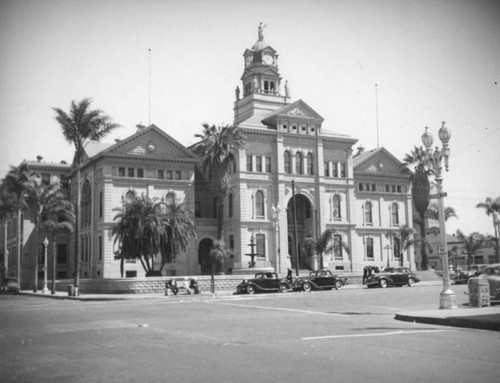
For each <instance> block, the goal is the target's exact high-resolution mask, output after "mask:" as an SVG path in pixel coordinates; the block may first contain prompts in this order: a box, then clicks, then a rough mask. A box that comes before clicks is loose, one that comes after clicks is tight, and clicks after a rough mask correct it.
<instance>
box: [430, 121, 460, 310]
mask: <svg viewBox="0 0 500 383" xmlns="http://www.w3.org/2000/svg"><path fill="white" fill-rule="evenodd" d="M450 138H451V131H450V129H448V128H447V127H446V126H445V122H444V121H443V124H442V126H441V129H439V139H440V140H441V142H442V144H443V147H442V149H441V150H439V148H436V150H435V152H434V153H432V154H431V147H432V143H433V141H434V139H433V137H432V133H430V132H429V128H428V127H425V132H424V134H422V143H423V144H424V145H425V148H426V149H427V153H428V155H429V156H433V161H432V164H431V166H432V167H433V170H434V173H435V175H436V177H435V179H436V186H437V198H438V214H439V236H440V241H441V245H440V246H439V247H438V253H439V255H441V259H442V264H443V291H442V292H441V294H440V302H439V308H440V309H456V308H457V303H456V298H455V293H454V292H453V291H452V290H451V283H450V269H449V266H448V246H447V244H446V224H445V219H444V217H445V215H444V197H445V196H446V193H443V172H442V170H443V168H442V165H441V162H442V160H443V159H444V163H445V168H446V171H448V168H449V163H448V159H449V157H450V148H449V146H448V142H449V141H450Z"/></svg>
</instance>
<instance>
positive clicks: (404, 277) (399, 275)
mask: <svg viewBox="0 0 500 383" xmlns="http://www.w3.org/2000/svg"><path fill="white" fill-rule="evenodd" d="M417 282H420V279H419V278H418V277H417V276H416V275H415V274H414V273H413V272H412V271H411V270H410V269H409V268H408V267H387V268H385V269H384V271H383V272H381V273H375V274H372V275H370V277H369V278H368V281H367V282H366V285H367V286H368V287H376V286H380V287H382V288H386V287H387V286H404V285H408V286H410V287H413V286H415V283H417Z"/></svg>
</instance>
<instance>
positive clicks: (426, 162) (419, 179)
mask: <svg viewBox="0 0 500 383" xmlns="http://www.w3.org/2000/svg"><path fill="white" fill-rule="evenodd" d="M434 162H435V157H434V155H433V154H432V153H428V152H427V151H426V150H425V149H424V148H423V147H417V146H415V147H414V149H413V150H412V151H411V152H410V153H409V154H406V156H405V157H404V159H403V166H404V167H405V168H406V169H408V167H409V166H411V165H414V169H413V170H414V171H413V172H411V176H410V181H411V184H412V197H413V203H414V205H415V210H416V211H417V213H418V215H419V218H420V221H419V222H420V237H421V238H422V239H424V240H425V235H426V230H425V213H426V211H427V208H428V207H429V201H430V198H429V193H430V182H429V175H431V174H433V173H434V171H433V165H434ZM420 253H421V255H422V265H421V267H422V269H423V270H427V267H428V265H427V251H426V249H425V246H421V250H420Z"/></svg>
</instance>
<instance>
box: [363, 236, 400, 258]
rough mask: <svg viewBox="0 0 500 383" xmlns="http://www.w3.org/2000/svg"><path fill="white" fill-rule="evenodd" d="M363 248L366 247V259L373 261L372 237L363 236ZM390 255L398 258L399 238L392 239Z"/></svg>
mask: <svg viewBox="0 0 500 383" xmlns="http://www.w3.org/2000/svg"><path fill="white" fill-rule="evenodd" d="M365 248H366V259H367V260H368V261H373V260H374V258H375V252H374V248H373V238H365ZM392 255H393V258H396V259H399V257H400V255H401V240H400V239H399V238H397V237H394V238H393V239H392Z"/></svg>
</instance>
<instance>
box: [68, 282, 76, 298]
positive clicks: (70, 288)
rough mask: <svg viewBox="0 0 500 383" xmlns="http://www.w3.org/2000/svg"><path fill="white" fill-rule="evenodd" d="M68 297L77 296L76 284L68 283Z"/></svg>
mask: <svg viewBox="0 0 500 383" xmlns="http://www.w3.org/2000/svg"><path fill="white" fill-rule="evenodd" d="M67 289H68V297H74V296H75V286H74V285H68V286H67Z"/></svg>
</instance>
